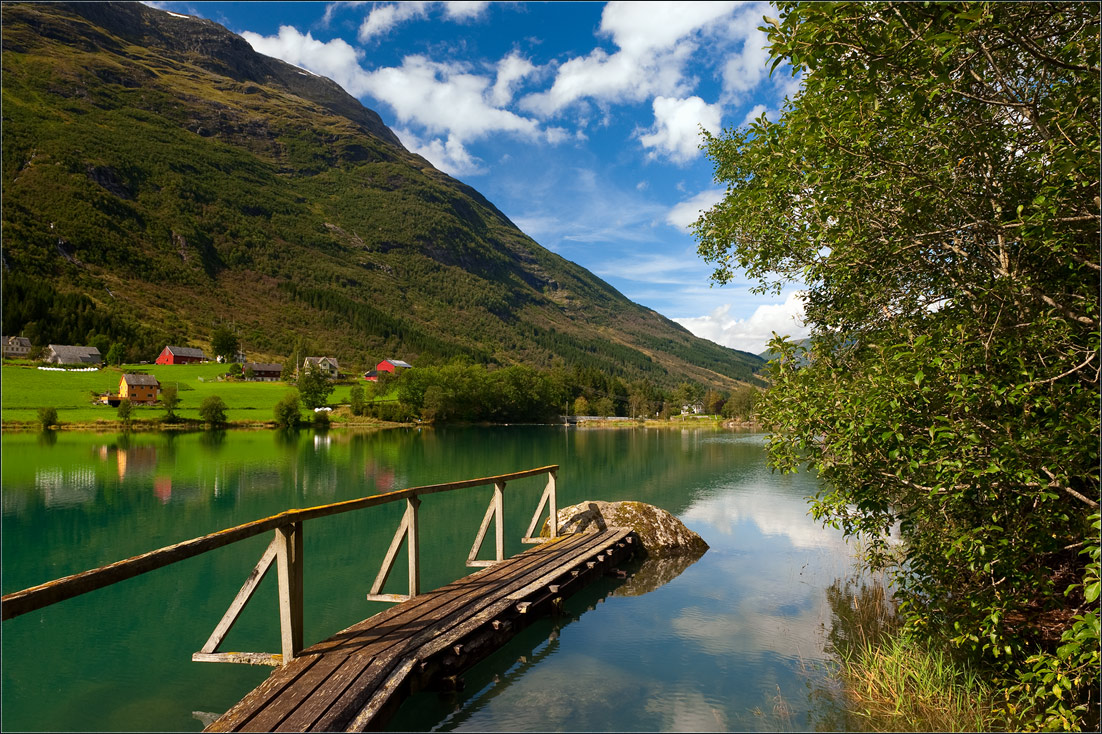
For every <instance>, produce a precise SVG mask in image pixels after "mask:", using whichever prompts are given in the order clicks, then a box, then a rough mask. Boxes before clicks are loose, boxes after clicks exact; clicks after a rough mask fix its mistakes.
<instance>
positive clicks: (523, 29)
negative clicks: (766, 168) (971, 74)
mask: <svg viewBox="0 0 1102 734" xmlns="http://www.w3.org/2000/svg"><path fill="white" fill-rule="evenodd" d="M150 4H152V5H154V6H155V7H159V8H161V9H164V10H169V11H171V12H175V13H182V14H188V15H198V16H202V17H205V18H209V19H211V20H213V21H216V22H218V23H221V24H222V25H224V26H226V27H227V28H228V29H230V30H231V31H233V32H235V33H239V34H241V35H242V36H244V37H245V39H246V40H248V41H249V43H250V44H252V46H253V48H255V49H256V50H257V51H260V52H261V53H264V54H267V55H269V56H275V57H277V58H281V59H283V60H284V61H287V62H289V63H292V64H295V65H297V66H299V67H302V68H304V69H307V70H309V71H311V72H313V73H316V74H321V75H323V76H327V77H329V78H331V79H333V80H334V81H336V82H337V83H338V84H340V85H341V86H342V87H344V89H345V90H346V91H348V92H349V93H350V94H352V95H353V96H354V97H356V98H357V99H359V100H360V101H361V102H363V104H364V105H366V106H367V107H370V108H371V109H373V110H375V111H377V112H378V113H379V114H380V115H381V116H382V118H383V121H384V122H386V124H387V125H389V126H390V127H391V129H393V130H394V131H395V132H396V133H397V134H398V136H399V137H400V138H401V140H402V142H403V143H404V144H405V146H406V147H407V148H409V149H410V150H413V151H415V152H417V153H420V154H421V155H423V156H424V157H425V158H427V159H428V160H429V161H431V162H432V163H433V164H434V165H435V166H436V167H437V168H439V169H441V170H443V171H446V172H447V173H450V174H451V175H453V176H455V177H456V178H458V179H460V180H462V181H464V182H465V183H468V184H470V185H471V186H473V187H474V188H476V189H478V190H479V191H480V192H482V193H483V194H484V195H485V196H486V197H487V198H488V199H489V200H490V201H492V202H493V203H494V204H495V205H496V206H497V207H498V208H499V209H501V210H502V211H503V212H504V213H505V214H506V215H507V216H508V217H509V218H510V219H512V220H513V222H515V223H516V224H517V225H518V226H519V227H520V228H521V229H522V230H524V231H525V232H526V233H527V234H528V235H530V236H531V237H532V238H533V239H535V240H536V241H537V242H539V243H540V244H541V245H543V246H544V247H546V248H548V249H550V250H552V251H554V252H556V253H558V254H560V255H562V256H563V257H565V258H567V259H569V260H573V261H574V262H576V263H578V264H580V265H582V266H583V267H585V268H587V269H589V270H591V271H592V272H594V273H596V274H597V275H599V276H600V277H601V278H603V279H605V280H606V281H608V282H609V283H611V284H612V285H613V286H614V287H615V288H617V289H618V290H620V291H621V292H622V293H624V294H625V295H626V296H627V297H628V298H630V299H632V300H633V301H636V302H637V303H641V304H643V305H645V306H648V307H650V308H653V309H654V310H656V311H658V312H659V313H661V314H663V315H665V316H668V317H669V318H672V319H674V320H676V321H678V322H679V323H681V324H683V325H684V326H685V327H687V328H688V329H690V330H691V331H693V332H694V333H696V334H697V335H698V336H702V337H704V338H707V339H711V340H713V341H716V342H718V343H720V344H724V345H726V346H730V347H734V348H736V349H743V350H746V351H751V352H755V353H756V352H760V351H761V350H762V349H764V347H765V342H766V341H767V340H768V338H769V336H770V333H771V332H772V331H774V330H776V331H780V332H782V333H788V334H791V335H793V336H803V335H805V334H806V329H804V328H803V327H802V326H801V325H800V322H798V321H794V319H793V317H794V316H796V315H798V314H799V313H800V311H801V309H800V304H799V299H798V297H797V295H796V293H795V289H792V290H790V291H786V292H785V293H782V294H781V295H780V296H779V297H778V296H757V295H754V294H752V293H750V292H749V288H750V286H751V285H752V284H750V283H746V282H745V281H744V280H743V279H736V280H735V282H732V283H730V284H728V285H726V286H723V287H718V286H711V285H710V282H709V275H710V273H711V270H712V269H711V267H710V266H709V265H707V264H706V263H704V262H703V261H702V260H701V259H700V257H699V256H698V255H697V254H696V242H695V240H694V239H693V237H692V235H691V234H690V232H689V230H688V226H689V225H690V224H691V223H692V222H693V221H694V220H695V219H696V217H697V216H698V215H699V211H700V209H702V208H707V207H708V206H710V205H711V204H712V203H714V202H715V201H717V200H718V199H719V197H720V196H721V194H722V190H721V189H720V187H718V186H717V185H716V184H715V182H714V181H713V179H712V165H711V162H710V161H709V160H707V159H706V158H705V157H704V155H703V154H702V153H701V151H700V150H699V149H698V147H697V146H698V144H699V141H700V136H699V130H700V128H701V127H704V128H705V129H708V130H710V131H712V132H719V130H720V129H721V128H733V127H737V126H739V125H742V124H744V123H745V122H747V121H748V120H749V119H752V118H753V117H756V116H757V115H759V114H761V113H762V112H765V113H766V114H768V115H769V117H770V118H771V119H776V118H777V115H778V113H777V110H779V109H780V108H781V106H782V104H783V101H784V98H785V96H786V95H792V94H794V93H795V92H796V90H797V88H798V87H797V82H796V81H795V80H793V79H792V78H791V76H790V74H788V73H787V70H786V69H785V68H783V67H780V68H778V69H777V71H776V72H775V73H774V74H773V75H772V77H771V76H770V75H769V73H768V67H767V61H768V55H767V52H766V51H765V50H764V46H765V45H766V38H765V34H764V33H762V32H761V31H759V30H757V27H758V26H759V25H762V16H763V15H773V16H776V15H777V13H776V11H774V10H773V9H772V8H771V7H770V6H769V4H768V3H759V2H744V3H738V2H733V3H729V2H700V3H695V2H671V3H661V2H643V3H619V2H612V3H607V4H601V3H567V2H562V3H513V2H496V3H487V2H402V3H379V2H335V3H320V2H319V3H246V2H241V3H221V2H157V3H150Z"/></svg>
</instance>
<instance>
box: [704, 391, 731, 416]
mask: <svg viewBox="0 0 1102 734" xmlns="http://www.w3.org/2000/svg"><path fill="white" fill-rule="evenodd" d="M725 402H726V400H724V398H723V393H720V392H717V391H716V390H709V391H708V392H706V393H704V412H706V413H709V414H711V415H719V413H720V411H721V410H723V404H724V403H725Z"/></svg>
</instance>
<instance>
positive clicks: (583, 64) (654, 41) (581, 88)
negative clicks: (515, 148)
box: [522, 2, 738, 115]
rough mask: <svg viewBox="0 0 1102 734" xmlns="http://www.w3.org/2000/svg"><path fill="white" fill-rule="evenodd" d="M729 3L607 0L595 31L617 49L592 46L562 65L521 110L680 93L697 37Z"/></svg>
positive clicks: (544, 110)
mask: <svg viewBox="0 0 1102 734" xmlns="http://www.w3.org/2000/svg"><path fill="white" fill-rule="evenodd" d="M737 5H738V4H737V3H731V2H661V3H659V2H652V3H628V2H611V3H609V4H608V5H606V6H605V9H604V12H603V13H602V16H601V29H600V31H601V33H602V34H603V35H606V36H609V37H611V39H612V42H613V43H614V44H615V45H616V46H617V47H618V49H619V50H617V51H616V52H615V53H612V54H610V53H608V52H607V51H605V50H604V49H601V48H595V49H593V51H591V52H590V53H589V54H588V55H586V56H578V57H575V58H572V59H569V60H567V61H566V62H564V63H563V64H562V65H561V66H560V67H559V69H558V72H557V74H556V77H555V81H554V83H553V84H552V85H551V88H550V89H549V90H547V91H545V92H539V93H535V94H531V95H529V96H528V97H526V98H525V99H524V100H522V105H523V107H524V108H525V109H527V110H529V111H532V112H536V113H539V114H543V115H552V114H556V113H558V112H559V111H561V110H562V109H563V108H565V107H567V106H569V105H571V104H573V103H576V102H579V101H581V100H583V99H585V98H592V99H595V100H598V101H603V102H639V101H642V100H644V99H647V98H649V97H652V96H655V95H658V94H662V95H678V94H681V93H683V92H684V91H685V87H686V82H685V80H684V78H683V77H684V75H683V72H682V69H683V67H684V64H685V61H686V60H687V59H688V58H689V57H690V56H691V54H692V53H693V51H694V50H695V49H696V40H695V38H696V37H697V36H701V35H702V34H703V33H704V32H705V31H707V30H710V28H711V26H712V24H714V23H716V22H717V21H718V20H719V19H721V18H723V17H724V16H726V15H728V14H729V13H730V12H731V11H732V9H734V8H736V7H737Z"/></svg>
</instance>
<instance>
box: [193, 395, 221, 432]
mask: <svg viewBox="0 0 1102 734" xmlns="http://www.w3.org/2000/svg"><path fill="white" fill-rule="evenodd" d="M199 417H200V418H202V419H203V421H204V422H206V423H209V424H211V425H212V426H220V425H222V424H224V423H225V422H226V403H225V402H223V400H222V398H220V397H218V396H217V395H208V396H207V397H206V398H204V399H203V402H202V403H200V404H199Z"/></svg>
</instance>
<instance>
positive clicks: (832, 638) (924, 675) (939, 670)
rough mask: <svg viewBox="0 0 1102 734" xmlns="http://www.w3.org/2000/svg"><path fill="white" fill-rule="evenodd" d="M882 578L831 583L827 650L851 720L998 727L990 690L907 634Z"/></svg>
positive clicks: (906, 726) (965, 667) (899, 727)
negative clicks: (829, 651) (830, 621)
mask: <svg viewBox="0 0 1102 734" xmlns="http://www.w3.org/2000/svg"><path fill="white" fill-rule="evenodd" d="M886 587H887V583H886V581H885V580H884V579H883V578H879V579H876V578H873V579H868V578H865V579H862V580H853V579H850V580H847V581H845V582H842V581H840V580H839V581H836V582H835V583H834V584H832V585H831V587H830V588H829V589H828V590H827V598H828V601H829V602H830V606H831V611H832V616H833V620H832V627H831V631H830V635H829V640H828V642H829V649H830V650H831V651H832V652H833V653H834V654H835V655H836V658H837V667H836V674H837V677H838V679H839V681H840V683H841V686H842V689H843V692H844V696H845V698H846V708H847V709H848V713H849V714H850V715H851V716H852V717H853V721H852V723H853V724H854V725H855V726H858V727H860V728H862V729H865V730H866V731H1004V730H1006V729H1007V728H1008V724H1007V722H1006V721H1005V720H1004V719H1003V717H1002V716H1000V715H999V714H998V713H996V706H995V704H996V698H997V691H995V690H994V689H993V688H992V687H991V686H990V685H988V684H987V683H985V682H984V681H983V680H982V679H981V678H980V677H979V676H978V675H977V673H976V671H975V670H974V669H973V668H972V667H971V666H970V665H969V664H968V663H967V662H963V661H960V660H956V659H954V658H953V657H952V656H951V655H950V654H949V653H948V652H946V651H943V650H940V649H937V648H935V647H933V646H931V645H930V644H929V643H927V642H924V641H920V640H917V639H915V638H914V637H912V636H910V635H908V633H907V631H906V630H905V629H904V628H903V627H902V625H901V623H900V620H899V617H898V615H897V613H896V607H895V605H894V603H893V602H892V600H891V599H890V597H889V595H888V593H887V591H886Z"/></svg>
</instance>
